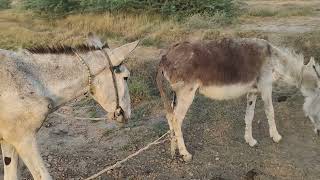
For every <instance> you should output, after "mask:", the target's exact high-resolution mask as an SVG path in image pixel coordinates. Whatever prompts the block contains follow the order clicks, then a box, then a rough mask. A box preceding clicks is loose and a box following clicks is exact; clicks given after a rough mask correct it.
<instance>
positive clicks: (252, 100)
mask: <svg viewBox="0 0 320 180" xmlns="http://www.w3.org/2000/svg"><path fill="white" fill-rule="evenodd" d="M256 100H257V94H256V93H248V94H247V110H246V115H245V123H246V128H245V133H244V139H245V140H246V142H247V143H248V144H249V145H250V146H251V147H253V146H255V145H256V144H257V140H255V139H254V138H253V137H252V120H253V116H254V108H255V106H256Z"/></svg>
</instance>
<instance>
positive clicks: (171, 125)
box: [166, 113, 178, 158]
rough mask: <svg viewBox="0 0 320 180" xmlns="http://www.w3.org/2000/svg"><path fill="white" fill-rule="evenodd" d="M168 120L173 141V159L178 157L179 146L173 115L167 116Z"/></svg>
mask: <svg viewBox="0 0 320 180" xmlns="http://www.w3.org/2000/svg"><path fill="white" fill-rule="evenodd" d="M166 118H167V120H168V124H169V128H170V140H171V145H170V152H171V157H172V158H173V157H174V156H175V155H176V150H177V149H178V146H177V139H176V136H175V134H174V128H173V124H172V123H173V116H172V114H171V113H168V114H167V115H166Z"/></svg>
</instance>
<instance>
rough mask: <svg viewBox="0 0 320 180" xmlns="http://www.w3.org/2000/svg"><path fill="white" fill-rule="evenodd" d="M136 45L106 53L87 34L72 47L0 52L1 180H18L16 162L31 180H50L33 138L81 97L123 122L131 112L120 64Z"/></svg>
mask: <svg viewBox="0 0 320 180" xmlns="http://www.w3.org/2000/svg"><path fill="white" fill-rule="evenodd" d="M137 45H138V41H136V42H133V43H129V44H126V45H124V46H121V47H119V48H116V49H112V50H111V49H109V47H108V46H107V45H106V44H103V43H102V42H101V41H100V40H99V38H97V37H96V36H94V35H93V34H92V33H90V34H89V38H88V44H87V45H80V46H77V47H67V46H56V47H37V48H31V49H29V50H27V51H24V52H20V53H16V52H13V51H7V50H0V141H1V149H2V156H3V161H4V179H5V180H14V179H18V178H19V177H18V176H19V173H18V169H17V164H18V156H20V157H21V159H22V160H23V162H24V163H25V165H26V166H27V167H28V169H29V170H30V172H31V174H32V176H33V178H34V179H36V180H49V179H52V178H51V176H50V175H49V173H48V171H47V169H46V167H45V166H44V163H43V161H42V158H41V156H40V153H39V150H38V147H37V142H36V132H37V131H38V129H39V128H40V127H41V125H42V123H43V121H44V120H45V119H46V117H47V115H48V114H49V113H52V112H53V111H55V110H56V109H58V108H59V107H61V106H62V105H64V104H65V103H67V102H69V101H70V100H72V99H75V98H76V97H78V96H81V95H83V94H85V93H90V94H91V95H92V97H93V98H94V99H95V100H96V101H97V102H98V103H99V104H100V105H101V106H102V107H103V108H104V109H105V110H106V111H107V112H108V117H109V118H113V119H117V120H118V121H120V122H125V121H126V120H127V119H128V118H130V114H131V106H130V96H129V91H128V86H127V78H128V77H129V71H128V69H127V68H126V66H125V65H123V64H122V62H123V60H124V59H125V57H126V56H128V54H129V53H130V52H132V51H133V50H134V49H135V48H136V46H137Z"/></svg>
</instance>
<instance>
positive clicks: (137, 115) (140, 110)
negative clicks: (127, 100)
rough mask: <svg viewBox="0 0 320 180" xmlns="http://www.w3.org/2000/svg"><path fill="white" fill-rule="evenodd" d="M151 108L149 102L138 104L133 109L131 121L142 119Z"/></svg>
mask: <svg viewBox="0 0 320 180" xmlns="http://www.w3.org/2000/svg"><path fill="white" fill-rule="evenodd" d="M151 109H152V105H151V104H149V103H146V104H143V105H140V106H138V107H137V108H135V109H134V111H133V115H132V118H131V121H132V122H138V121H141V120H143V119H144V118H145V117H147V116H149V115H150V113H151Z"/></svg>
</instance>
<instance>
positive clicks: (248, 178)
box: [245, 169, 262, 180]
mask: <svg viewBox="0 0 320 180" xmlns="http://www.w3.org/2000/svg"><path fill="white" fill-rule="evenodd" d="M259 174H262V173H261V171H259V170H257V169H251V170H250V171H248V172H247V173H246V176H245V177H246V180H255V177H256V176H258V175H259Z"/></svg>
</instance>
